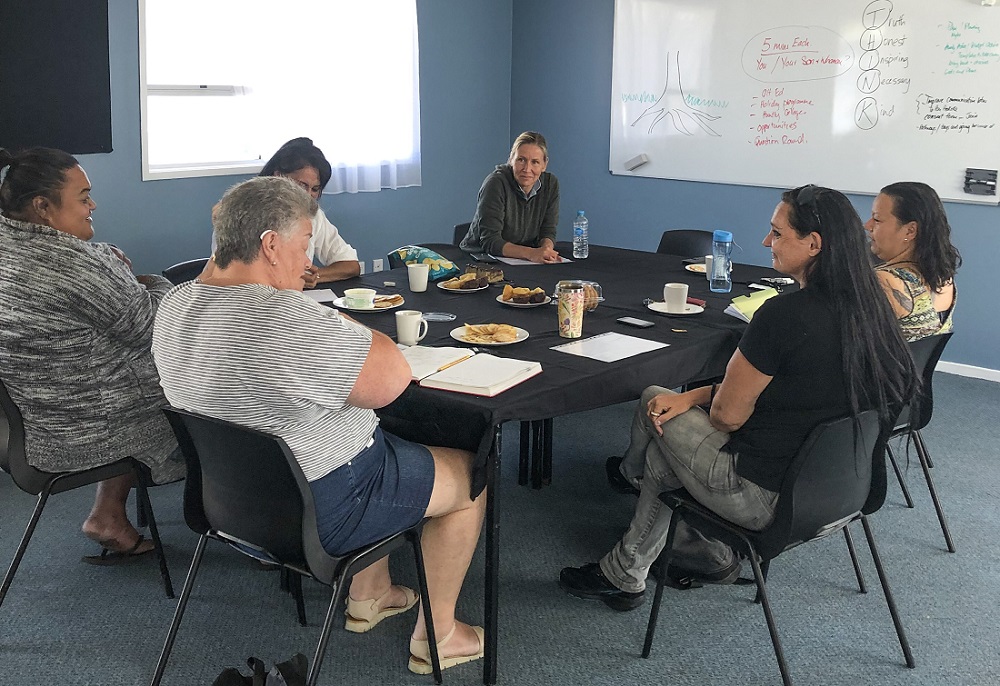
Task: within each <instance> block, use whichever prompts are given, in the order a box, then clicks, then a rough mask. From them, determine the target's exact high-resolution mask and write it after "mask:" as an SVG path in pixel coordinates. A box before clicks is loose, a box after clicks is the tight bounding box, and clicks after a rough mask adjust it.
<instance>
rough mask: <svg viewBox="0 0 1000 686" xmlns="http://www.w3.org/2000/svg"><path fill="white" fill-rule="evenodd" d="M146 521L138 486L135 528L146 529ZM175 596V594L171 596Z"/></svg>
mask: <svg viewBox="0 0 1000 686" xmlns="http://www.w3.org/2000/svg"><path fill="white" fill-rule="evenodd" d="M148 525H149V524H148V522H147V521H146V510H145V509H144V508H143V506H142V503H141V502H139V491H138V486H137V487H136V498H135V528H136V529H145V528H146V527H147V526H148ZM171 597H173V596H171Z"/></svg>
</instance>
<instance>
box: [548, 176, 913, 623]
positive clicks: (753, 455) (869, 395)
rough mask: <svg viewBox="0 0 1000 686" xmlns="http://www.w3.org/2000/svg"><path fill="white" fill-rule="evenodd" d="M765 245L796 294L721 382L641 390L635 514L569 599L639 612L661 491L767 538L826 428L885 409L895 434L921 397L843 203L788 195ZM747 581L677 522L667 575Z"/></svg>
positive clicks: (723, 548) (634, 444)
mask: <svg viewBox="0 0 1000 686" xmlns="http://www.w3.org/2000/svg"><path fill="white" fill-rule="evenodd" d="M763 243H764V245H765V246H766V247H767V248H769V249H770V251H771V261H772V264H773V266H774V268H775V269H777V270H778V271H780V272H782V273H785V274H788V275H789V276H791V277H792V278H793V279H795V281H796V282H798V284H799V286H800V289H799V290H798V291H794V292H791V293H785V294H782V295H779V296H778V297H775V298H771V299H770V300H768V301H767V302H765V303H764V305H762V306H761V308H760V309H759V310H758V311H757V313H756V314H755V315H754V317H753V320H752V321H751V322H750V324H749V325H748V326H747V328H746V331H745V332H744V334H743V337H742V338H741V340H740V342H739V345H738V347H737V350H736V352H735V353H733V356H732V358H731V359H730V360H729V364H728V365H727V367H726V374H725V377H724V378H723V380H722V383H721V384H712V386H711V387H704V388H697V389H694V390H692V391H688V392H685V393H674V392H672V391H669V390H667V389H664V388H660V387H658V386H650V387H649V388H647V389H646V390H645V391H644V392H643V395H642V398H641V400H640V402H639V404H638V406H637V407H636V412H635V416H634V419H633V423H632V426H631V440H630V442H629V447H628V450H627V451H626V453H625V456H624V458H622V459H621V460H620V463H619V464H618V465H616V466H617V467H618V469H619V473H620V475H621V477H622V479H623V480H625V481H626V482H627V483H628V484H630V485H631V486H632V487H633V488H637V489H638V492H639V500H638V503H637V506H636V513H635V516H634V517H633V519H632V523H631V525H630V527H629V529H628V531H627V532H626V533H625V535H624V536H623V537H622V539H621V540H620V541H619V542H618V544H616V545H615V547H614V548H613V549H612V550H611V551H610V552H608V553H607V554H606V555H605V556H604V557H603V558H601V560H600V562H598V563H591V564H588V565H584V566H583V567H579V568H577V567H567V568H565V569H564V570H563V571H562V574H561V575H560V584H561V585H562V587H563V588H564V589H565V590H566V591H567V592H569V593H570V594H572V595H575V596H577V597H581V598H586V599H593V600H601V601H603V602H604V603H605V604H607V605H609V606H611V607H612V608H614V609H618V610H630V609H634V608H636V607H638V606H639V605H641V604H642V602H643V598H644V593H645V584H646V575H647V573H648V570H649V568H650V566H651V565H652V564H653V562H654V561H655V560H656V558H657V557H658V556H659V554H660V552H661V551H662V549H663V547H664V545H665V544H666V537H667V531H668V527H669V523H670V517H671V513H670V511H669V509H668V508H667V507H666V506H665V505H664V504H663V503H662V502H661V501H660V499H659V497H658V496H659V494H660V493H662V492H663V491H666V490H671V489H677V488H685V489H686V490H687V491H688V492H689V493H690V494H691V495H692V496H693V497H694V498H696V499H697V500H699V501H700V502H701V504H702V505H704V506H705V507H707V508H709V509H711V510H713V511H715V512H716V513H718V514H720V515H721V516H723V517H725V518H726V519H727V520H729V521H731V522H733V523H735V524H737V525H739V526H743V527H745V528H748V529H752V530H755V531H759V530H761V529H764V528H765V527H767V526H768V525H769V524H770V523H771V522H772V521H773V520H774V516H775V508H776V506H777V500H778V493H779V492H780V491H781V488H782V481H783V480H784V478H785V474H786V472H787V469H788V466H789V464H790V463H791V461H792V459H793V458H794V456H795V454H796V453H797V452H798V450H799V449H800V447H801V446H802V444H803V442H804V441H805V439H806V437H807V436H808V435H809V433H810V432H811V431H812V429H813V428H814V427H815V426H816V425H817V424H820V423H822V422H825V421H828V420H831V419H834V418H839V417H843V416H846V415H856V414H857V413H859V412H860V411H862V410H867V409H876V410H877V411H878V413H879V418H880V423H881V427H882V429H883V431H888V430H890V429H891V428H892V426H893V424H894V422H895V420H896V418H897V417H898V416H899V411H900V409H901V408H902V406H903V405H904V404H905V403H906V402H908V401H909V400H910V398H911V397H912V394H913V387H914V383H915V379H916V378H917V375H916V373H915V370H914V369H913V360H912V358H911V357H910V353H909V350H908V349H907V347H906V344H905V343H904V341H903V338H902V335H901V334H900V330H899V327H898V326H897V325H896V322H895V319H894V317H893V316H892V311H891V309H890V307H889V303H888V302H887V301H886V299H885V298H884V297H883V296H882V295H881V288H880V287H879V284H878V281H877V280H876V278H875V274H874V273H873V272H872V270H871V265H870V262H869V258H868V253H867V246H866V245H865V239H864V233H863V231H862V230H861V219H860V218H859V217H858V215H857V212H855V211H854V208H853V207H852V206H851V204H850V202H849V201H848V199H847V198H846V197H845V196H844V195H843V194H842V193H839V192H837V191H834V190H831V189H829V188H820V187H818V186H803V187H800V188H796V189H793V190H790V191H787V192H785V193H784V194H782V196H781V202H779V203H778V205H777V207H776V208H775V210H774V214H773V215H772V217H771V226H770V229H769V230H768V232H767V235H766V236H765V238H764V241H763ZM873 303H874V305H873ZM702 406H705V407H707V408H708V409H707V411H706V410H703V409H701V408H702ZM610 473H611V472H610V471H609V474H610ZM612 476H613V474H612ZM613 485H615V484H613ZM739 574H740V560H739V558H738V557H737V556H736V554H735V552H734V551H733V550H732V549H731V548H730V547H729V546H728V545H727V544H725V543H724V542H723V541H720V540H718V539H715V538H713V537H712V536H710V535H706V534H704V533H702V532H701V531H699V530H698V529H697V528H695V527H693V526H690V525H689V524H688V523H686V522H682V524H680V525H678V526H677V530H676V537H675V540H674V546H673V548H672V550H671V558H670V564H669V566H668V568H667V575H668V576H670V577H672V578H675V579H682V578H695V579H697V580H700V581H703V582H708V583H732V582H733V581H735V580H736V579H737V578H738V577H739Z"/></svg>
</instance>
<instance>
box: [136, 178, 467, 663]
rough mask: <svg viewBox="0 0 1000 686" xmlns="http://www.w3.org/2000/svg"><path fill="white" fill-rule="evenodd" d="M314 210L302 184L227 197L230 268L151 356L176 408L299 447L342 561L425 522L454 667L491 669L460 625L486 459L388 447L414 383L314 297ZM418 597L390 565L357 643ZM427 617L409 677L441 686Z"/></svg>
mask: <svg viewBox="0 0 1000 686" xmlns="http://www.w3.org/2000/svg"><path fill="white" fill-rule="evenodd" d="M314 204H315V203H314V202H313V201H311V200H310V198H309V197H308V196H307V195H306V194H305V192H304V191H302V190H300V189H299V188H298V187H296V186H295V185H294V184H293V183H292V182H291V181H288V180H286V179H282V178H277V177H258V178H255V179H251V180H249V181H245V182H244V183H241V184H239V185H237V186H234V187H233V188H231V189H229V191H227V192H226V194H225V196H223V198H222V202H221V203H220V206H219V210H218V213H217V214H216V218H215V233H216V239H217V247H216V256H215V260H216V268H215V269H214V270H213V271H211V272H210V273H208V272H205V273H203V274H202V275H201V276H200V277H199V278H198V279H197V280H196V281H194V282H189V283H185V284H181V285H179V286H177V287H176V288H174V289H173V290H172V291H171V292H170V294H169V295H168V296H167V297H166V298H165V299H164V302H163V304H162V305H161V307H160V310H159V312H158V314H157V319H156V325H155V329H154V333H153V356H154V358H155V359H156V364H157V367H158V368H159V371H160V381H161V383H162V385H163V390H164V392H165V393H166V396H167V399H168V400H169V401H170V402H171V404H172V405H174V406H175V407H179V408H182V409H185V410H191V411H194V412H199V413H201V414H206V415H209V416H212V417H217V418H219V419H223V420H226V421H230V422H234V423H236V424H240V425H242V426H246V427H250V428H253V429H256V430H258V431H263V432H266V433H269V434H272V435H275V436H279V437H281V438H282V439H284V441H285V442H286V443H287V444H288V447H289V448H290V449H291V451H292V454H293V455H294V456H295V459H296V461H297V462H298V463H299V465H300V466H301V467H302V471H303V473H304V475H305V478H306V480H307V481H308V482H309V485H310V488H311V490H312V492H313V499H314V502H315V505H316V511H317V529H318V530H319V536H320V540H321V541H322V542H323V547H324V548H325V549H326V550H327V551H328V552H330V553H331V554H332V555H343V554H344V553H346V552H348V551H351V550H355V549H357V548H360V547H362V546H364V545H368V544H370V543H372V542H374V541H377V540H380V539H382V538H386V537H387V536H389V535H392V534H394V533H397V532H399V531H401V530H403V529H405V528H407V527H409V526H411V525H413V524H416V523H417V522H419V521H420V520H421V519H423V518H424V517H429V518H430V521H429V522H428V523H427V524H426V526H425V527H424V534H423V550H424V557H425V561H426V568H427V587H428V590H429V592H430V596H431V598H432V611H433V613H434V625H435V627H437V628H439V630H440V633H439V634H438V635H440V636H443V638H442V639H441V640H440V641H439V642H438V654H439V655H440V656H441V667H442V668H446V667H451V666H453V665H457V664H461V663H463V662H469V661H470V660H476V659H478V658H480V657H482V655H483V629H482V628H481V627H472V626H469V625H468V624H463V623H462V622H458V621H456V619H455V605H456V603H457V601H458V595H459V591H460V590H461V588H462V583H463V581H464V580H465V574H466V572H467V571H468V567H469V563H470V562H471V560H472V554H473V552H474V551H475V547H476V542H477V540H478V539H479V530H480V527H481V525H482V518H483V508H484V504H485V500H486V497H485V495H483V494H480V495H479V496H478V497H477V498H475V499H472V498H470V497H469V496H470V490H471V481H470V478H471V474H470V471H471V469H470V468H471V462H472V455H471V454H470V453H468V452H465V451H462V450H455V449H452V448H439V447H427V446H423V445H419V444H417V443H411V442H410V441H406V440H404V439H402V438H398V437H396V436H393V435H392V434H390V433H388V432H384V431H382V429H381V428H380V427H379V425H378V417H376V415H375V412H374V410H376V409H378V408H380V407H384V406H385V405H388V404H389V403H391V402H392V401H393V400H395V399H396V398H397V397H398V396H399V395H400V394H401V393H402V392H403V391H404V390H405V389H406V387H407V386H408V385H409V383H410V368H409V365H408V364H407V362H406V359H405V358H404V357H403V355H402V353H400V351H399V349H398V348H396V345H395V344H394V343H393V341H392V339H390V338H389V337H388V336H385V335H384V334H381V333H379V332H377V331H372V330H371V329H368V328H367V327H365V326H362V325H361V324H359V323H357V322H355V321H354V320H352V319H350V318H349V317H347V316H345V315H344V314H342V313H340V312H338V311H337V310H335V309H331V308H329V307H325V306H323V305H320V304H319V303H317V302H315V301H314V300H312V299H311V298H308V297H306V296H304V295H303V294H302V288H303V286H304V285H305V270H306V267H307V266H308V265H309V264H310V261H309V259H308V256H307V248H308V246H309V239H310V236H311V232H312V223H311V221H310V215H311V213H312V205H314ZM416 602H417V594H416V593H414V592H413V591H412V590H411V589H409V588H406V587H404V586H396V585H393V584H392V580H391V578H390V576H389V563H388V560H386V559H383V560H381V561H379V562H376V563H374V564H372V565H371V566H370V567H369V568H368V569H366V570H364V571H363V572H359V573H358V574H356V575H355V576H354V578H353V580H352V581H351V589H350V595H349V598H348V603H347V618H346V622H345V627H346V629H347V630H348V631H354V632H358V633H362V632H366V631H369V630H370V629H372V628H374V627H375V626H376V625H377V624H378V623H379V622H381V621H382V620H383V619H386V618H387V617H391V616H393V615H397V614H400V613H403V612H406V611H407V610H409V609H410V608H411V607H413V606H414V605H415V604H416ZM423 611H424V609H423V608H421V610H420V614H419V616H418V618H417V623H416V626H415V627H414V630H413V634H412V637H411V639H410V660H409V664H408V667H409V669H410V670H411V671H414V672H416V673H418V674H430V673H431V665H430V650H429V646H428V644H427V633H426V629H425V627H424V622H423Z"/></svg>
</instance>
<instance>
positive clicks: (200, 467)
mask: <svg viewBox="0 0 1000 686" xmlns="http://www.w3.org/2000/svg"><path fill="white" fill-rule="evenodd" d="M164 413H165V414H166V416H167V419H168V420H169V421H170V424H171V426H172V427H173V429H174V433H175V434H176V436H177V441H178V443H179V444H180V447H181V451H182V452H183V453H184V458H185V461H186V462H187V468H188V477H187V483H186V484H185V491H184V518H185V521H186V522H187V524H188V526H189V527H191V529H193V530H194V531H195V532H196V533H200V534H204V533H207V532H208V530H209V529H211V530H212V531H213V532H214V533H215V534H217V535H219V536H220V537H222V538H225V539H235V540H236V541H239V542H245V543H249V544H251V545H252V546H255V547H258V548H261V549H262V550H264V551H266V552H267V553H268V554H269V555H271V556H272V557H273V558H274V559H276V560H278V561H280V562H283V563H285V564H289V565H292V566H295V567H300V568H307V569H310V570H312V571H313V573H314V574H316V575H317V576H319V577H320V578H323V577H324V576H325V575H327V574H328V573H329V572H331V571H332V567H333V564H334V563H335V559H334V558H331V557H330V556H328V555H327V554H326V553H325V552H324V551H323V549H322V545H321V544H320V541H319V534H318V533H317V529H316V511H315V507H314V504H313V499H312V491H311V490H310V489H309V483H308V482H307V481H306V478H305V475H304V474H303V473H302V469H301V468H300V467H299V464H298V462H297V461H296V460H295V456H294V455H292V452H291V450H289V448H288V446H287V445H286V444H285V442H284V441H283V440H281V439H280V438H278V437H276V436H271V435H269V434H266V433H262V432H260V431H255V430H253V429H249V428H246V427H243V426H239V425H237V424H233V423H231V422H226V421H223V420H220V419H214V418H212V417H206V416H204V415H200V414H196V413H193V412H186V411H183V410H178V409H176V408H165V409H164Z"/></svg>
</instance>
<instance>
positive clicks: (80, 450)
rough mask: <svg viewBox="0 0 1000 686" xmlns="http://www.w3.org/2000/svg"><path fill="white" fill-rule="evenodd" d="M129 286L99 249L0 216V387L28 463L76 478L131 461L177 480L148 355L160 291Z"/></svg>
mask: <svg viewBox="0 0 1000 686" xmlns="http://www.w3.org/2000/svg"><path fill="white" fill-rule="evenodd" d="M151 279H152V282H151V283H150V285H149V286H148V288H147V287H146V286H143V285H142V284H140V283H139V282H138V281H136V278H135V276H133V275H132V272H131V271H130V270H129V268H128V267H127V266H126V265H125V264H124V263H123V262H122V261H121V260H120V259H118V258H117V257H115V255H114V253H113V252H112V251H111V246H109V245H108V244H107V243H88V242H86V241H82V240H80V239H78V238H76V237H74V236H71V235H69V234H67V233H63V232H61V231H57V230H55V229H53V228H50V227H48V226H42V225H39V224H32V223H29V222H22V221H16V220H13V219H9V218H7V217H4V216H0V379H2V380H3V383H4V384H5V385H6V386H7V391H8V393H9V394H10V396H11V399H12V400H13V401H14V404H15V405H17V407H18V408H19V409H20V411H21V415H22V416H23V418H24V429H25V448H26V451H27V458H28V463H29V464H30V465H32V466H34V467H36V468H37V469H41V470H43V471H77V470H82V469H88V468H90V467H95V466H99V465H103V464H108V463H110V462H114V461H115V460H118V459H121V458H123V457H126V456H132V457H134V458H136V459H138V460H140V461H141V462H143V463H144V464H146V465H148V466H149V467H150V469H151V470H152V473H153V478H154V480H155V481H156V482H157V483H165V482H168V481H173V480H177V479H179V478H182V477H183V476H184V464H183V462H180V461H177V460H176V459H174V456H173V455H172V453H173V452H174V450H175V449H176V447H177V443H176V440H175V439H174V436H173V432H172V431H171V430H170V425H169V424H168V423H167V421H166V418H165V417H164V416H163V414H162V412H160V408H161V407H163V406H164V405H165V404H166V400H165V399H164V397H163V391H162V390H161V389H160V383H159V377H158V376H157V374H156V367H155V366H154V365H153V356H152V353H151V352H150V344H151V341H152V335H153V315H154V314H155V310H156V305H157V303H158V302H159V301H160V299H161V298H162V297H163V295H164V294H166V292H167V291H168V290H169V289H170V282H169V281H167V280H166V279H164V278H162V277H159V276H154V277H151Z"/></svg>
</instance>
